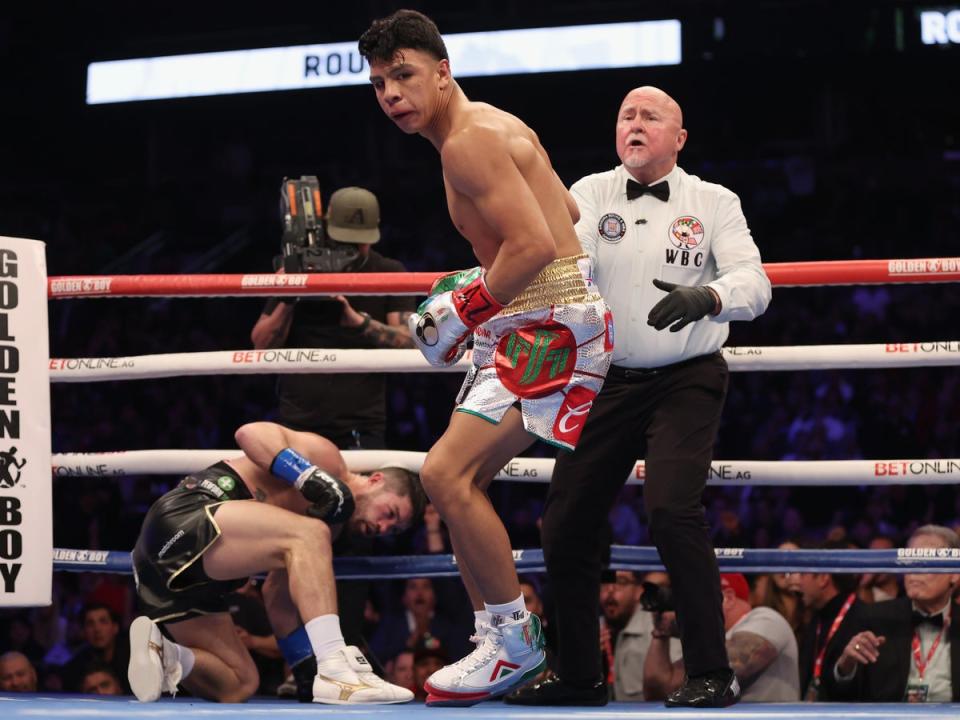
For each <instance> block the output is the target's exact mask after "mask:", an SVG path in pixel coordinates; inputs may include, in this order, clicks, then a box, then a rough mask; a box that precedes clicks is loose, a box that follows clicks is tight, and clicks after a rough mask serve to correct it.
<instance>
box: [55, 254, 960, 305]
mask: <svg viewBox="0 0 960 720" xmlns="http://www.w3.org/2000/svg"><path fill="white" fill-rule="evenodd" d="M763 269H764V271H765V272H766V273H767V277H769V278H770V282H771V284H772V285H773V286H774V287H811V286H818V285H873V284H890V283H897V284H900V283H935V282H957V281H960V257H942V258H914V259H892V260H831V261H818V262H789V263H764V265H763ZM442 274H443V273H436V272H421V273H362V274H354V273H325V274H311V273H290V274H275V273H246V274H233V275H226V274H217V275H202V274H198V275H64V276H59V277H50V278H48V279H47V291H48V297H50V298H51V299H64V298H79V297H173V296H176V297H241V296H266V297H277V296H283V295H334V294H346V295H383V294H384V293H385V292H388V293H390V294H391V295H425V294H426V293H427V291H428V290H429V289H430V286H431V284H432V283H433V281H434V280H436V278H437V277H439V276H440V275H442Z"/></svg>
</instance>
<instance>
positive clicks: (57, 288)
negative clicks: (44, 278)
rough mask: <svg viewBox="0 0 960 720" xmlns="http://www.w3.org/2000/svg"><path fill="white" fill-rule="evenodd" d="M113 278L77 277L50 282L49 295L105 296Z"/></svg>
mask: <svg viewBox="0 0 960 720" xmlns="http://www.w3.org/2000/svg"><path fill="white" fill-rule="evenodd" d="M112 282H113V278H104V277H79V278H64V279H59V280H51V281H50V294H51V295H106V294H108V293H109V292H110V285H111V283H112Z"/></svg>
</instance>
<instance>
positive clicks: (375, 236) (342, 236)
mask: <svg viewBox="0 0 960 720" xmlns="http://www.w3.org/2000/svg"><path fill="white" fill-rule="evenodd" d="M327 235H329V236H330V237H331V238H333V239H334V240H336V241H337V242H345V243H359V244H361V245H372V244H373V243H375V242H377V241H378V240H380V203H379V202H377V196H376V195H374V194H373V193H372V192H370V191H369V190H364V189H363V188H361V187H345V188H340V189H339V190H337V191H336V192H335V193H334V194H333V195H331V196H330V203H329V205H328V206H327Z"/></svg>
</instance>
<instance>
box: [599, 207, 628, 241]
mask: <svg viewBox="0 0 960 720" xmlns="http://www.w3.org/2000/svg"><path fill="white" fill-rule="evenodd" d="M597 232H599V233H600V237H602V238H603V239H604V240H606V241H607V242H610V243H618V242H620V241H621V240H623V236H624V235H626V234H627V224H626V223H625V222H624V221H623V218H622V217H620V216H619V215H617V214H616V213H607V214H606V215H604V216H603V217H602V218H600V224H599V225H598V226H597Z"/></svg>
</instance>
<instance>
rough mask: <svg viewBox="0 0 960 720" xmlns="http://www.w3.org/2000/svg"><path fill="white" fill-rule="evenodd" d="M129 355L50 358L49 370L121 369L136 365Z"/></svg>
mask: <svg viewBox="0 0 960 720" xmlns="http://www.w3.org/2000/svg"><path fill="white" fill-rule="evenodd" d="M136 366H137V362H136V360H134V359H133V358H130V357H125V358H124V357H119V358H50V369H51V370H103V369H110V370H123V369H126V368H132V367H136Z"/></svg>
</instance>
